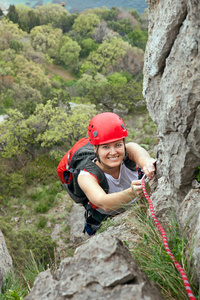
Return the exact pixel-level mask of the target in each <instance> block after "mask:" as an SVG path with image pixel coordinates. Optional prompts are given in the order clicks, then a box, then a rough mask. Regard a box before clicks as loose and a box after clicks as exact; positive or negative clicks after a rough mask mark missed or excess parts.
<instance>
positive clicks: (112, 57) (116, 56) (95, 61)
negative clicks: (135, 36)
mask: <svg viewBox="0 0 200 300" xmlns="http://www.w3.org/2000/svg"><path fill="white" fill-rule="evenodd" d="M129 49H131V45H129V43H127V42H124V41H123V40H122V39H121V38H116V37H114V38H112V39H110V40H106V41H104V42H103V43H102V44H101V45H100V46H99V48H98V49H97V51H93V52H91V53H90V55H89V56H88V58H87V60H86V61H87V62H89V63H90V64H92V65H94V66H95V70H96V71H97V72H101V73H103V74H106V73H107V72H108V70H112V71H113V69H114V68H115V66H117V64H118V63H120V64H121V61H122V60H123V58H124V57H125V55H126V53H127V51H128V50H129ZM110 73H111V72H110Z"/></svg>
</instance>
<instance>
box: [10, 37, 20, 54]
mask: <svg viewBox="0 0 200 300" xmlns="http://www.w3.org/2000/svg"><path fill="white" fill-rule="evenodd" d="M10 48H11V49H13V50H15V52H16V53H19V52H20V51H22V50H23V44H22V43H21V42H18V41H16V40H11V41H10Z"/></svg>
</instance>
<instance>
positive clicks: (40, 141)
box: [0, 4, 148, 299]
mask: <svg viewBox="0 0 200 300" xmlns="http://www.w3.org/2000/svg"><path fill="white" fill-rule="evenodd" d="M0 16H2V17H1V19H0V115H5V120H4V121H3V122H1V123H0V191H1V193H0V206H1V211H0V229H1V230H2V231H3V234H4V236H5V239H6V244H7V246H8V248H9V252H10V254H11V255H12V258H13V262H14V266H15V268H17V269H19V268H20V269H19V275H18V276H17V277H18V278H19V281H20V285H19V286H18V287H13V285H12V284H11V285H9V284H8V285H7V284H6V286H5V287H4V288H5V290H4V294H3V295H2V296H1V299H22V296H24V294H23V295H22V294H21V292H19V288H20V291H21V290H22V286H21V283H22V282H24V275H23V274H25V273H26V271H27V270H29V266H30V259H31V258H32V259H33V258H34V260H35V269H36V270H38V269H40V266H41V264H42V268H43V269H45V268H46V267H48V266H49V265H51V266H52V265H53V263H52V261H54V260H55V257H54V256H55V248H56V243H55V242H53V241H52V240H51V237H50V233H51V230H50V228H49V227H47V226H46V224H47V223H50V224H53V223H54V222H62V224H65V222H66V215H67V214H68V210H69V209H70V207H71V201H70V200H69V203H68V202H67V201H66V198H65V201H64V200H63V197H64V196H63V192H62V189H61V187H60V183H59V181H58V178H57V174H56V167H57V164H58V161H59V160H60V159H61V157H62V156H63V155H64V153H65V152H66V151H67V149H69V147H71V146H72V145H73V144H74V142H75V141H77V140H78V139H79V138H81V137H83V136H85V135H86V133H87V124H88V122H89V120H90V119H91V117H93V116H94V115H95V114H96V113H97V112H100V111H116V112H117V111H118V110H119V113H120V114H123V113H126V114H128V113H130V112H135V111H136V110H138V109H145V104H144V101H143V97H142V68H143V56H144V49H145V45H146V41H147V14H146V13H145V14H143V15H141V16H140V15H139V14H138V13H137V11H135V10H132V9H130V10H129V9H126V10H121V9H118V8H115V7H114V8H112V9H108V8H106V7H103V8H101V9H100V8H95V9H88V10H85V11H84V12H82V13H75V14H70V13H69V12H68V11H66V10H65V9H64V8H63V7H62V6H61V5H58V4H46V5H43V6H38V7H36V8H35V9H32V8H29V7H26V6H24V5H18V6H14V5H10V7H9V9H8V14H7V15H6V16H4V15H3V12H2V11H0ZM133 136H135V137H136V134H135V135H134V134H133V132H132V131H131V129H130V138H131V137H133ZM140 142H141V143H145V141H144V139H143V140H141V141H140ZM146 146H147V147H148V145H146ZM63 202H64V203H65V210H64V211H63V212H62V214H60V215H56V221H55V217H54V215H51V211H52V210H53V209H54V206H56V205H58V204H60V203H62V204H63ZM52 214H53V212H52ZM48 226H50V225H48ZM62 234H63V238H64V239H66V243H68V235H69V228H68V225H67V224H66V225H65V228H64V230H63V232H62ZM70 251H71V250H70V249H68V250H65V256H66V255H70V253H71V252H70ZM58 259H60V257H59V258H58ZM31 273H32V274H34V276H36V275H37V272H36V273H34V271H33V269H31ZM22 275H23V276H22ZM29 275H30V272H29V273H28V274H27V275H26V276H27V278H28V277H29ZM34 276H32V277H34ZM33 281H34V278H31V279H30V280H29V279H28V282H29V283H30V284H31V285H32V284H33ZM25 293H26V291H25Z"/></svg>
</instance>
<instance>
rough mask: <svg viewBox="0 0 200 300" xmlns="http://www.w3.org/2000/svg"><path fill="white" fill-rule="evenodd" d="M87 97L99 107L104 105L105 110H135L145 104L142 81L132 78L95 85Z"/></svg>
mask: <svg viewBox="0 0 200 300" xmlns="http://www.w3.org/2000/svg"><path fill="white" fill-rule="evenodd" d="M86 98H87V99H88V100H89V101H90V102H91V103H94V104H95V105H96V107H97V108H101V107H102V106H103V107H104V109H105V110H109V111H114V110H115V109H120V110H127V109H128V112H130V111H132V110H135V108H136V107H137V106H138V105H141V106H144V101H143V97H142V82H136V81H134V80H131V81H129V82H127V83H123V82H122V83H120V84H117V85H116V84H112V83H110V82H107V83H102V84H101V85H100V84H99V85H95V86H93V87H92V88H91V89H90V90H89V92H88V93H87V95H86Z"/></svg>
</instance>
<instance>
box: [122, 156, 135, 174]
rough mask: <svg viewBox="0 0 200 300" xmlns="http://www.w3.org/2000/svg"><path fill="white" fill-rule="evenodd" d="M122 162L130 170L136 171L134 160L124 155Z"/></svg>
mask: <svg viewBox="0 0 200 300" xmlns="http://www.w3.org/2000/svg"><path fill="white" fill-rule="evenodd" d="M124 164H125V166H126V167H127V168H128V169H130V170H131V171H137V164H136V163H135V162H134V161H132V160H130V158H128V156H126V157H125V159H124Z"/></svg>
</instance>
